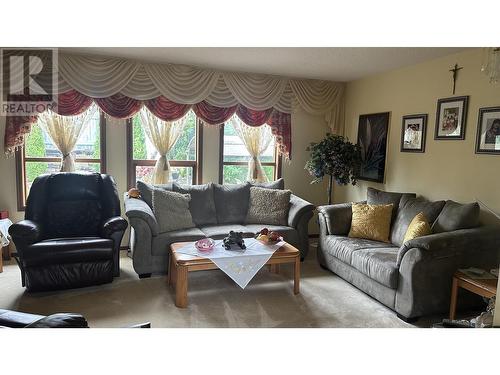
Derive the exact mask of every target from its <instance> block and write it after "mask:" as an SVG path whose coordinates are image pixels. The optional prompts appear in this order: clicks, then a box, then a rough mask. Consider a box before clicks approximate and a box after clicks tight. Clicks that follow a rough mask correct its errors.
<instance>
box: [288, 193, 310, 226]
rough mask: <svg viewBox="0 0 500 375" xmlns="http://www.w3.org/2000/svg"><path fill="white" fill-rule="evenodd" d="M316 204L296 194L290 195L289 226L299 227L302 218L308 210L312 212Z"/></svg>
mask: <svg viewBox="0 0 500 375" xmlns="http://www.w3.org/2000/svg"><path fill="white" fill-rule="evenodd" d="M313 210H314V205H313V204H312V203H309V202H308V201H306V200H304V199H302V198H299V197H298V196H296V195H293V194H291V195H290V210H289V211H288V226H290V227H292V228H297V225H298V224H299V221H300V218H301V217H302V216H303V215H304V214H305V213H307V212H312V211H313Z"/></svg>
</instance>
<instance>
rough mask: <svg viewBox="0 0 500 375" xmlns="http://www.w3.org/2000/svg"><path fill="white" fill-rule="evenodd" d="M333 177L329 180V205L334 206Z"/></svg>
mask: <svg viewBox="0 0 500 375" xmlns="http://www.w3.org/2000/svg"><path fill="white" fill-rule="evenodd" d="M332 189H333V176H332V175H330V178H329V179H328V204H332Z"/></svg>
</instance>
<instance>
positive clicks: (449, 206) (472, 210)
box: [432, 200, 480, 233]
mask: <svg viewBox="0 0 500 375" xmlns="http://www.w3.org/2000/svg"><path fill="white" fill-rule="evenodd" d="M479 211H480V209H479V204H477V203H475V202H474V203H468V204H460V203H457V202H454V201H451V200H449V201H446V204H445V205H444V208H443V210H442V211H441V213H440V214H439V216H438V218H437V220H436V221H435V222H434V224H433V225H432V232H433V233H441V232H451V231H453V230H458V229H469V228H475V227H477V226H478V225H479Z"/></svg>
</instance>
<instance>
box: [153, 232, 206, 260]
mask: <svg viewBox="0 0 500 375" xmlns="http://www.w3.org/2000/svg"><path fill="white" fill-rule="evenodd" d="M205 237H206V236H205V234H204V233H203V232H202V231H201V230H200V229H198V228H188V229H179V230H174V231H171V232H165V233H160V234H159V235H158V236H154V237H153V244H152V246H151V249H152V250H151V253H152V254H153V255H160V256H166V255H167V254H168V252H169V250H170V245H171V244H173V243H174V242H188V241H198V240H200V239H202V238H205ZM165 266H166V265H165Z"/></svg>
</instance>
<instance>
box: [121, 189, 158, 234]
mask: <svg viewBox="0 0 500 375" xmlns="http://www.w3.org/2000/svg"><path fill="white" fill-rule="evenodd" d="M124 201H125V215H127V217H128V218H129V219H140V220H142V221H144V222H145V223H146V224H147V225H148V226H149V228H150V230H151V234H152V235H153V236H156V235H157V234H158V222H157V221H156V217H155V215H154V213H153V210H151V207H149V205H148V204H147V203H146V202H144V201H143V200H142V199H140V198H130V197H128V195H125V197H124ZM131 225H132V223H131ZM132 226H133V225H132Z"/></svg>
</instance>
